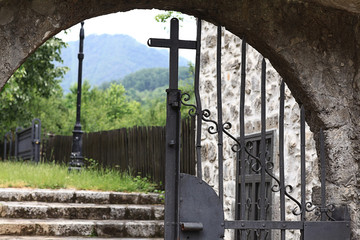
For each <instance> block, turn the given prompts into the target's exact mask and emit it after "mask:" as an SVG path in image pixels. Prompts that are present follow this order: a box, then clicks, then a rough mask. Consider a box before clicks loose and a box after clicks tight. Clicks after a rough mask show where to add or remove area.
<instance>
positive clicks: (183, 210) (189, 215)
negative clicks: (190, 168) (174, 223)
mask: <svg viewBox="0 0 360 240" xmlns="http://www.w3.org/2000/svg"><path fill="white" fill-rule="evenodd" d="M179 215H180V239H181V240H182V239H193V240H194V239H196V240H215V239H223V237H224V211H223V208H222V204H221V201H220V199H219V196H218V195H217V194H216V193H215V191H214V190H213V188H212V187H210V186H209V185H208V184H207V183H205V182H203V181H202V180H201V179H199V178H197V177H195V176H192V175H188V174H184V173H182V174H181V175H180V209H179Z"/></svg>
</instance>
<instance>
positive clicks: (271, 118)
mask: <svg viewBox="0 0 360 240" xmlns="http://www.w3.org/2000/svg"><path fill="white" fill-rule="evenodd" d="M222 33H223V34H222V70H221V71H222V102H223V108H222V111H223V122H230V123H232V128H231V129H230V130H229V131H230V132H231V133H232V135H233V136H234V137H239V136H240V124H239V121H240V120H239V109H240V105H239V102H240V74H241V43H242V41H241V39H240V38H238V37H237V36H235V35H233V34H231V33H230V32H228V31H226V30H225V29H224V28H223V31H222ZM216 38H217V27H215V26H214V25H212V24H210V23H206V22H204V21H203V29H202V49H201V74H200V95H201V99H202V107H203V109H209V110H210V112H211V117H210V118H211V119H213V120H216V119H217V107H216V106H217V104H216V102H217V90H216V45H217V39H216ZM262 60H263V57H262V56H261V55H260V54H259V53H258V52H257V51H256V50H255V49H254V48H252V47H251V46H249V45H248V47H247V63H246V83H245V86H246V88H245V92H246V96H245V135H250V134H253V133H260V131H261V121H260V111H261V102H260V101H261V100H260V80H261V64H262ZM266 63H267V70H266V90H267V93H266V106H267V107H266V109H267V110H266V116H267V120H266V128H267V131H274V140H275V141H274V149H273V151H274V154H273V159H274V164H275V167H274V169H273V172H274V173H275V175H276V176H277V177H278V178H279V163H278V162H279V159H278V149H279V146H278V138H279V137H278V135H279V131H278V127H279V126H278V122H279V97H280V84H281V80H282V79H281V77H280V76H279V74H278V73H277V72H276V71H275V70H274V68H273V67H272V66H271V64H270V62H269V61H266ZM285 96H286V99H285V118H284V122H285V129H284V132H285V146H284V149H285V173H286V174H285V177H286V184H290V185H292V186H293V187H294V191H293V193H292V194H291V195H292V196H294V197H295V198H296V199H297V200H298V201H300V199H301V198H300V109H299V105H298V104H297V103H296V101H295V99H294V98H293V97H292V95H291V92H290V90H289V89H288V88H287V87H286V92H285ZM209 126H211V124H210V125H209V124H207V123H205V122H204V123H203V126H202V146H203V147H202V167H203V177H204V180H205V181H206V182H207V183H208V184H210V185H211V186H214V188H215V189H216V190H218V162H217V159H218V155H217V154H218V152H217V135H216V134H210V133H209V132H208V131H207V129H208V127H209ZM234 143H235V142H234V141H233V140H231V139H230V138H229V137H227V136H226V135H225V134H224V145H223V146H224V148H223V149H224V150H223V151H224V209H225V219H227V220H233V219H234V217H235V189H236V183H235V179H236V173H235V172H236V153H234V152H233V151H232V150H231V146H232V145H234ZM306 170H307V181H306V191H307V192H306V193H307V201H311V195H312V188H313V187H314V186H319V185H320V183H319V177H318V176H319V171H318V161H317V154H316V149H315V141H314V139H313V134H312V133H311V131H310V129H309V127H308V126H307V125H306ZM273 184H275V181H273ZM272 198H273V200H272V204H273V212H272V218H273V220H280V218H279V210H278V209H279V208H280V205H279V201H280V200H279V193H273V197H272ZM286 201H287V202H286V212H287V220H299V217H296V216H294V215H293V214H292V213H291V211H292V209H293V208H294V207H295V206H296V204H295V203H294V202H292V201H290V199H287V200H286ZM309 215H313V213H312V214H309ZM288 234H289V233H288ZM288 236H290V235H288ZM291 236H292V238H291V239H299V232H298V231H297V232H295V234H294V235H291ZM232 237H233V234H232V233H231V231H227V233H226V238H225V239H232ZM275 239H277V238H276V237H275ZM287 239H290V238H287Z"/></svg>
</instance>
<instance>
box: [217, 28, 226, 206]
mask: <svg viewBox="0 0 360 240" xmlns="http://www.w3.org/2000/svg"><path fill="white" fill-rule="evenodd" d="M216 50H217V51H216V90H217V115H218V116H217V117H218V126H219V128H220V129H219V131H218V165H219V198H220V202H221V205H222V206H223V205H224V201H223V199H224V186H223V185H224V183H223V131H222V128H223V119H222V95H221V26H218V27H217V49H216Z"/></svg>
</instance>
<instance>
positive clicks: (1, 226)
mask: <svg viewBox="0 0 360 240" xmlns="http://www.w3.org/2000/svg"><path fill="white" fill-rule="evenodd" d="M163 234H164V222H163V221H160V220H156V221H128V220H66V219H8V218H2V219H0V235H4V236H9V235H10V236H14V238H10V239H16V238H18V237H20V236H24V237H25V236H47V237H49V236H64V237H66V236H71V237H76V236H81V237H91V236H94V237H95V236H96V237H103V238H104V237H105V238H106V237H112V238H135V239H136V238H162V237H163ZM38 239H39V238H38ZM70 239H71V238H70ZM72 239H74V238H72ZM75 239H76V238H75Z"/></svg>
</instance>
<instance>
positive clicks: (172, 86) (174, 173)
mask: <svg viewBox="0 0 360 240" xmlns="http://www.w3.org/2000/svg"><path fill="white" fill-rule="evenodd" d="M148 46H149V47H162V48H170V62H169V89H167V90H166V92H167V114H166V115H167V116H166V147H165V148H166V151H165V158H166V162H165V169H166V171H165V192H166V198H165V208H166V211H165V220H164V222H165V239H166V240H173V239H178V238H179V182H180V178H179V175H180V118H181V113H180V105H181V92H180V91H179V90H178V69H179V66H178V65H179V49H180V48H182V49H196V47H197V43H196V41H184V40H179V20H178V19H176V18H173V19H171V22H170V39H157V38H150V39H149V40H148Z"/></svg>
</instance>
